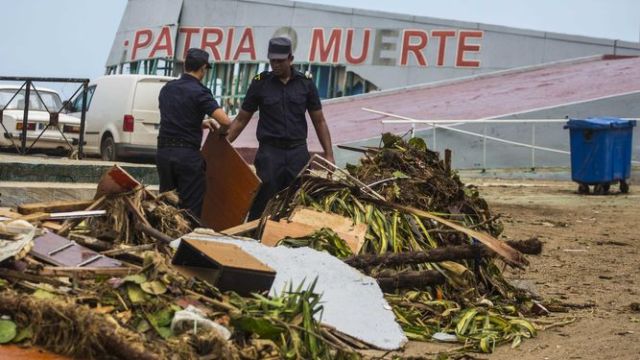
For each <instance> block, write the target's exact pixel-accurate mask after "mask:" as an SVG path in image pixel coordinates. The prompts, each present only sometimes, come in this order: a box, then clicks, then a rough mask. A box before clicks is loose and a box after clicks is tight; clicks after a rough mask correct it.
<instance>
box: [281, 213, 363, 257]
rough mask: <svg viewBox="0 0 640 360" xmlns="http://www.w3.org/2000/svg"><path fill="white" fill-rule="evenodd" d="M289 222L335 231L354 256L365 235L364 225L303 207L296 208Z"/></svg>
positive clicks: (336, 215)
mask: <svg viewBox="0 0 640 360" xmlns="http://www.w3.org/2000/svg"><path fill="white" fill-rule="evenodd" d="M289 220H290V221H293V222H297V223H300V224H305V225H310V226H314V227H316V228H323V227H326V228H329V229H331V230H333V231H335V232H336V233H337V234H338V235H339V236H340V237H341V238H342V239H344V240H345V241H346V242H347V245H349V247H350V248H351V251H353V253H354V254H357V253H358V252H360V249H361V248H362V245H363V244H364V237H365V235H367V225H366V224H354V223H353V221H352V220H351V219H349V218H347V217H344V216H340V215H338V214H330V213H326V212H320V211H316V210H313V209H309V208H304V207H297V208H296V209H295V210H294V211H293V213H292V214H291V216H290V217H289Z"/></svg>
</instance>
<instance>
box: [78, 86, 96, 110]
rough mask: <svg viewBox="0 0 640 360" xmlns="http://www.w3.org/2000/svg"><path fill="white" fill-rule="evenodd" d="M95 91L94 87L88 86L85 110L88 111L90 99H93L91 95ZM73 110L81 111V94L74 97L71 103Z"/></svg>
mask: <svg viewBox="0 0 640 360" xmlns="http://www.w3.org/2000/svg"><path fill="white" fill-rule="evenodd" d="M95 91H96V85H93V86H90V87H89V88H88V89H87V110H89V106H91V99H93V93H94V92H95ZM73 108H74V109H75V111H76V112H80V111H82V93H80V94H78V96H76V99H75V100H74V101H73Z"/></svg>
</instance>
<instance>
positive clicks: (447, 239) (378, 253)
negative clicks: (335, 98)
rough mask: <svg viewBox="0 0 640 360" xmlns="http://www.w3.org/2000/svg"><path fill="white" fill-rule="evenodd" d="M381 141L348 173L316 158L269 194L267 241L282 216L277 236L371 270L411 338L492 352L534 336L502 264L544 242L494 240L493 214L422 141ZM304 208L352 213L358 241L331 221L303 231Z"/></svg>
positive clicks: (528, 299)
mask: <svg viewBox="0 0 640 360" xmlns="http://www.w3.org/2000/svg"><path fill="white" fill-rule="evenodd" d="M383 142H384V144H383V146H381V147H380V148H366V149H362V152H363V153H364V154H365V157H364V158H363V159H362V160H361V164H360V165H358V166H354V165H349V166H347V170H348V173H346V172H344V171H341V170H340V169H334V168H331V166H330V164H328V163H326V162H324V161H322V159H321V158H319V157H315V158H314V161H312V163H315V165H316V167H319V168H320V169H324V170H325V172H324V173H323V172H318V171H314V170H313V169H312V168H309V169H307V170H308V171H306V172H305V174H304V175H302V176H301V177H300V178H299V179H298V182H297V183H296V184H295V185H294V186H291V187H290V188H289V189H287V190H285V191H284V192H282V193H281V194H279V195H278V196H277V197H276V198H274V199H273V200H272V201H271V202H270V204H269V205H268V207H267V210H266V214H267V216H266V217H268V218H269V220H264V221H263V223H262V232H263V235H262V239H263V242H264V241H265V234H267V236H266V237H267V238H269V237H271V233H272V232H273V230H272V229H273V228H274V226H275V224H288V226H289V228H290V229H289V230H288V232H287V231H280V232H279V235H280V237H282V236H283V235H289V236H287V237H285V239H283V240H282V241H280V242H279V244H281V245H285V246H293V247H299V246H310V247H313V248H315V249H318V250H324V251H328V252H329V253H331V254H333V255H334V256H337V257H340V258H342V259H344V261H345V262H346V263H348V264H350V265H351V266H353V267H356V268H358V269H360V270H361V271H363V272H364V273H366V274H369V275H371V276H373V277H375V278H376V279H377V280H378V283H379V284H380V286H381V288H382V289H383V290H384V291H385V293H386V299H387V301H388V302H389V303H390V304H391V305H392V306H393V311H394V313H395V315H396V318H397V321H398V322H399V323H400V324H401V325H402V328H403V329H404V331H405V334H406V335H407V337H408V338H410V339H413V340H422V341H427V340H433V339H436V340H438V339H439V340H443V339H444V340H448V341H453V342H462V343H463V344H464V346H465V349H467V350H479V351H482V352H491V351H492V349H493V347H494V346H495V345H497V344H500V343H504V342H511V343H512V344H513V345H514V346H516V345H518V344H519V343H520V341H521V340H522V339H523V338H529V337H532V336H535V335H536V327H535V326H534V324H533V323H532V322H531V321H529V320H527V318H526V316H531V315H532V314H533V311H535V310H536V309H537V307H538V306H539V304H538V303H537V302H536V301H535V299H533V298H532V295H531V294H529V293H527V292H526V291H523V290H520V289H517V288H515V287H513V286H511V285H510V284H509V283H508V282H507V281H506V280H505V279H504V277H503V276H502V272H501V270H500V268H501V264H507V265H511V266H514V267H519V268H523V267H524V266H526V265H527V264H528V262H527V260H526V259H525V258H524V256H523V254H532V255H535V254H539V253H540V252H541V243H540V242H539V241H538V240H536V239H530V240H527V241H509V242H504V241H500V240H498V239H496V238H495V237H496V236H498V235H499V234H500V233H501V232H502V225H501V224H500V222H499V219H498V216H494V215H492V214H491V212H490V210H489V208H488V206H487V203H486V202H485V201H484V200H483V199H482V198H481V197H480V196H479V194H478V191H477V189H475V188H473V187H471V186H465V185H464V184H463V183H462V182H461V181H460V179H459V177H458V176H457V174H456V173H455V172H454V171H452V170H451V168H450V166H448V164H447V162H446V161H440V159H439V156H438V154H437V153H435V152H433V151H431V150H429V149H427V147H426V145H425V143H424V142H423V141H422V140H421V139H411V140H410V141H409V142H405V141H403V140H402V139H401V138H399V137H397V136H394V135H391V134H385V135H384V136H383ZM327 174H329V175H327ZM301 208H307V209H313V210H316V211H319V212H325V213H331V214H337V215H341V216H344V217H346V218H348V219H349V220H350V221H351V222H352V223H353V224H355V226H363V227H364V228H365V229H366V230H365V231H364V236H361V238H362V240H363V241H361V242H360V243H357V241H355V242H354V241H345V240H348V239H349V236H344V235H342V234H344V233H345V232H344V231H343V232H342V234H341V233H340V232H339V231H338V230H336V226H335V225H334V223H331V222H330V221H325V222H326V223H327V226H326V228H324V229H321V230H319V231H315V232H313V233H311V234H307V235H301V232H304V231H301V230H299V229H298V228H299V227H300V225H301V224H300V221H299V218H300V216H299V215H298V214H299V212H300V209H301ZM314 217H315V218H321V217H322V214H321V213H318V214H316V215H315V216H314ZM302 225H304V224H302ZM280 226H282V225H280ZM338 228H339V227H338ZM307 231H308V230H307ZM356 232H357V231H356ZM353 244H356V246H355V247H354V246H350V245H353Z"/></svg>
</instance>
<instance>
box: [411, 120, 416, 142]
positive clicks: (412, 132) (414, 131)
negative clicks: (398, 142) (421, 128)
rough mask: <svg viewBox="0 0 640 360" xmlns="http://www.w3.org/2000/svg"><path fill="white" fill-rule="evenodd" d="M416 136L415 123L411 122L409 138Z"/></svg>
mask: <svg viewBox="0 0 640 360" xmlns="http://www.w3.org/2000/svg"><path fill="white" fill-rule="evenodd" d="M415 136H416V123H411V138H412V139H413V138H414V137H415Z"/></svg>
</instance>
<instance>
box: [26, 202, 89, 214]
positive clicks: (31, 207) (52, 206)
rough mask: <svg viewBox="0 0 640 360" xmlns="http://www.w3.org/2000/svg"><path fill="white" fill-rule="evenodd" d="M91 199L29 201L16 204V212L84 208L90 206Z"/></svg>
mask: <svg viewBox="0 0 640 360" xmlns="http://www.w3.org/2000/svg"><path fill="white" fill-rule="evenodd" d="M91 204H93V200H69V201H52V202H47V203H29V204H22V205H20V206H18V212H19V213H20V214H22V215H27V214H33V213H37V212H45V213H55V212H69V211H78V210H84V209H86V208H87V206H91Z"/></svg>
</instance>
